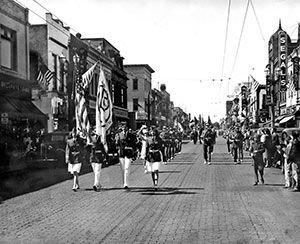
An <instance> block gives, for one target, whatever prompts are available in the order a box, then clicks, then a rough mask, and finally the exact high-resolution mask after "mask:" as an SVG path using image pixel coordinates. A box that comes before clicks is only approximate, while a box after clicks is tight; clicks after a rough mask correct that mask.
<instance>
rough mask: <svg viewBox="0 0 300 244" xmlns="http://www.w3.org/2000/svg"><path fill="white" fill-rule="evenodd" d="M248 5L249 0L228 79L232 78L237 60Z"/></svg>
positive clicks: (248, 2)
mask: <svg viewBox="0 0 300 244" xmlns="http://www.w3.org/2000/svg"><path fill="white" fill-rule="evenodd" d="M249 4H250V0H248V1H247V6H246V11H245V14H244V20H243V25H242V29H241V33H240V37H239V42H238V46H237V49H236V53H235V57H234V62H233V66H232V69H231V75H230V77H232V74H233V71H234V68H235V64H236V60H237V56H238V53H239V49H240V44H241V40H242V35H243V31H244V26H245V22H246V17H247V13H248V9H249Z"/></svg>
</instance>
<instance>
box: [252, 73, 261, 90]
mask: <svg viewBox="0 0 300 244" xmlns="http://www.w3.org/2000/svg"><path fill="white" fill-rule="evenodd" d="M250 78H251V79H252V81H251V83H252V85H251V90H252V91H256V90H257V88H258V87H259V83H258V81H257V80H255V79H254V78H253V76H252V75H250Z"/></svg>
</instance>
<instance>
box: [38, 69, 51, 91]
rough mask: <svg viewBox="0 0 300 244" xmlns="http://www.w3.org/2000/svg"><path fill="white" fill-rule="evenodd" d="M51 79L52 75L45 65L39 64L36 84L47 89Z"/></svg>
mask: <svg viewBox="0 0 300 244" xmlns="http://www.w3.org/2000/svg"><path fill="white" fill-rule="evenodd" d="M52 78H53V73H52V72H51V71H50V70H49V69H48V67H47V66H46V65H45V64H41V66H40V70H39V74H38V77H37V78H36V79H37V81H38V83H39V84H40V85H41V86H43V87H44V88H46V89H47V88H48V86H49V83H50V81H51V80H52Z"/></svg>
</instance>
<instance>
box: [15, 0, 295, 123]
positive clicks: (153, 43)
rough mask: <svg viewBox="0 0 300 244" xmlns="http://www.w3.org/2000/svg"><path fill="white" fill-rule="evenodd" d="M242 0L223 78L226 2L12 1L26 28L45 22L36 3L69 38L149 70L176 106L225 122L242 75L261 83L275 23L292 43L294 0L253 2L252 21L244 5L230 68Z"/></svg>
mask: <svg viewBox="0 0 300 244" xmlns="http://www.w3.org/2000/svg"><path fill="white" fill-rule="evenodd" d="M247 1H248V0H231V8H230V9H231V11H230V16H229V27H228V38H227V45H226V46H227V48H226V55H225V63H224V68H223V75H222V63H223V53H224V43H225V31H226V20H227V10H228V0H51V1H47V0H18V2H20V3H22V4H23V5H24V6H26V7H27V8H29V9H30V10H31V11H30V23H31V24H36V23H43V22H44V21H43V20H42V19H41V18H40V17H37V16H36V15H35V14H34V13H33V12H32V11H34V12H35V13H36V14H39V15H41V16H42V17H45V12H47V11H46V10H45V9H43V8H42V7H41V6H39V5H38V4H37V2H38V3H40V4H41V5H43V6H44V7H45V8H47V9H48V10H50V12H52V14H53V15H55V16H57V17H59V18H60V19H61V20H62V21H63V22H64V23H65V24H66V25H68V26H70V27H71V28H72V30H71V32H72V33H76V32H80V33H81V34H82V36H83V37H85V38H87V37H104V38H106V39H107V40H108V41H109V42H110V43H112V44H113V45H114V46H115V47H116V48H117V49H118V50H119V51H120V53H121V55H122V56H123V57H124V58H125V60H124V63H125V64H149V65H150V66H151V67H152V68H153V69H154V70H155V73H154V74H153V79H152V87H159V85H160V84H166V87H167V91H168V92H169V93H170V95H171V99H172V100H173V101H174V104H175V106H180V107H181V108H183V109H184V110H186V111H187V112H190V113H191V114H192V115H196V116H198V114H202V115H204V116H208V115H210V117H211V118H212V120H213V121H217V120H218V119H220V118H222V117H223V116H224V115H225V101H226V99H227V95H228V94H231V93H232V92H233V90H234V87H235V86H236V85H237V84H238V83H240V82H245V81H247V79H248V75H249V73H251V74H253V76H254V77H255V78H256V79H257V80H258V81H259V82H260V83H261V84H264V83H265V78H264V77H265V74H264V69H265V66H266V64H267V42H268V40H269V38H270V36H271V35H272V34H273V33H274V32H275V31H276V30H277V28H278V22H279V19H281V22H282V28H283V29H284V30H286V31H287V32H288V34H289V35H290V36H291V38H292V39H296V38H297V34H298V33H297V23H298V22H300V1H299V0H263V1H262V0H252V3H253V6H254V9H255V13H256V17H257V18H256V17H255V14H254V11H253V8H252V6H251V4H250V5H249V8H248V13H247V17H246V21H245V25H244V30H243V34H242V38H241V41H240V47H239V52H238V55H237V58H236V62H235V65H234V60H235V56H236V50H237V46H238V42H239V38H240V33H241V29H242V24H243V18H244V15H245V11H246V6H247ZM257 19H258V21H259V25H260V27H259V25H258V22H257ZM260 28H261V31H260ZM229 78H230V79H229Z"/></svg>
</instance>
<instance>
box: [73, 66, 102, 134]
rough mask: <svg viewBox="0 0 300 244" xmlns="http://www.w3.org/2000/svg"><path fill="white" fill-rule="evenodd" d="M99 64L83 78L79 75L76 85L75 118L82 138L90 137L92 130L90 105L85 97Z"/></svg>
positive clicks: (77, 130)
mask: <svg viewBox="0 0 300 244" xmlns="http://www.w3.org/2000/svg"><path fill="white" fill-rule="evenodd" d="M97 63H98V62H96V63H95V64H94V65H93V66H92V67H91V68H89V70H88V71H86V72H85V73H84V74H83V75H82V77H80V75H77V79H76V84H75V118H76V132H77V133H78V134H81V136H83V137H86V136H88V133H89V130H90V122H89V119H88V104H87V102H86V98H85V96H86V95H87V90H88V86H89V84H90V83H91V80H92V78H93V74H94V71H95V68H96V65H97Z"/></svg>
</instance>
